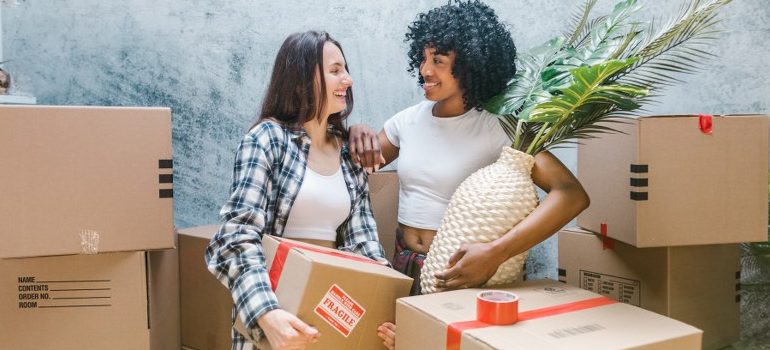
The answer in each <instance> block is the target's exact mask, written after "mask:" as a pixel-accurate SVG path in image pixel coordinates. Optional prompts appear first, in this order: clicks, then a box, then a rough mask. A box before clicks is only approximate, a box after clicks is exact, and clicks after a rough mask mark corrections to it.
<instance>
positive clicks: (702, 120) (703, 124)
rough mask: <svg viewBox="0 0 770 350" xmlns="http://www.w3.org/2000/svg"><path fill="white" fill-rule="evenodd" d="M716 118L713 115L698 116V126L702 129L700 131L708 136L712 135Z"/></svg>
mask: <svg viewBox="0 0 770 350" xmlns="http://www.w3.org/2000/svg"><path fill="white" fill-rule="evenodd" d="M713 119H714V116H712V115H711V114H701V115H699V116H698V126H699V127H700V131H701V132H702V133H704V134H706V135H711V133H712V132H713V131H714V123H713Z"/></svg>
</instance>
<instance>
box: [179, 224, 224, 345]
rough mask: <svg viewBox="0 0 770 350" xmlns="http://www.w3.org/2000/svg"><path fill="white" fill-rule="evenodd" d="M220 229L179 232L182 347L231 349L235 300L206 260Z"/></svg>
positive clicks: (208, 226) (210, 226) (199, 227)
mask: <svg viewBox="0 0 770 350" xmlns="http://www.w3.org/2000/svg"><path fill="white" fill-rule="evenodd" d="M217 230H219V226H218V225H207V226H197V227H192V228H186V229H182V230H179V231H178V233H179V236H178V237H179V271H180V279H179V281H180V286H181V288H180V296H179V298H180V302H181V304H182V311H181V315H182V345H183V346H185V347H189V348H191V349H195V350H230V337H231V336H230V331H231V329H232V320H233V317H232V309H233V299H232V297H231V296H230V293H229V292H228V290H227V288H225V287H224V286H223V285H222V284H221V283H219V281H218V280H217V279H216V278H215V277H214V275H212V274H211V273H210V272H209V271H208V269H207V268H206V262H205V261H204V258H203V256H204V254H205V252H206V247H207V246H208V245H209V241H210V240H211V237H212V236H213V235H214V234H215V233H216V232H217Z"/></svg>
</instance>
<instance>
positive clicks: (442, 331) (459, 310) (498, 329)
mask: <svg viewBox="0 0 770 350" xmlns="http://www.w3.org/2000/svg"><path fill="white" fill-rule="evenodd" d="M495 289H502V290H508V291H511V292H513V293H515V294H517V295H518V296H519V298H520V301H519V312H524V311H528V310H532V309H539V308H543V307H548V306H554V305H560V304H565V303H570V302H575V301H580V300H585V299H589V298H593V297H597V296H598V295H597V294H594V293H591V292H589V291H586V290H583V289H580V288H577V287H572V286H569V285H565V284H561V283H558V282H556V281H550V280H539V281H527V282H522V283H519V284H515V285H509V286H501V287H500V288H495ZM479 291H480V289H464V290H458V291H452V292H445V293H437V294H429V295H421V296H414V297H407V298H401V299H399V300H398V303H397V306H396V322H397V324H398V327H399V328H398V336H397V337H396V349H397V350H412V349H414V350H417V349H420V350H423V349H444V348H445V344H446V343H445V339H446V330H447V324H449V323H453V322H462V321H471V320H475V317H476V308H475V305H476V304H475V303H476V295H477V293H478V292H479ZM700 340H701V332H700V330H698V329H696V328H694V327H692V326H689V325H686V324H684V323H681V322H679V321H676V320H673V319H670V318H667V317H664V316H660V315H657V314H655V313H653V312H650V311H646V310H643V309H640V308H637V307H633V306H630V305H627V304H622V303H614V304H611V305H605V306H600V307H595V308H590V309H585V310H581V311H575V312H570V313H563V314H559V315H552V316H548V317H543V318H537V319H532V320H526V321H520V322H518V323H516V324H514V325H511V326H493V327H488V328H481V329H474V330H467V331H465V332H463V334H462V340H461V349H462V350H471V349H472V350H481V349H484V350H491V349H498V350H514V349H515V350H519V349H521V350H523V349H592V350H593V349H627V348H633V349H671V350H674V349H676V350H685V349H692V350H694V349H700V346H701V342H700Z"/></svg>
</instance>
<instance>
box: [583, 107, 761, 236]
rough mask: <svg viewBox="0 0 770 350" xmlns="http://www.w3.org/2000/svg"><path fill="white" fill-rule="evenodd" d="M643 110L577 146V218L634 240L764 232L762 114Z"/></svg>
mask: <svg viewBox="0 0 770 350" xmlns="http://www.w3.org/2000/svg"><path fill="white" fill-rule="evenodd" d="M699 125H700V124H699V118H698V116H666V117H641V118H638V119H629V120H627V124H612V125H611V126H612V127H614V128H617V129H619V130H621V131H623V132H625V134H617V133H616V134H604V135H601V136H600V137H598V138H596V139H591V140H584V141H582V142H581V145H579V146H578V177H579V179H580V182H581V183H582V184H583V186H584V187H585V189H586V191H587V192H588V195H589V196H590V197H591V206H590V207H589V208H588V209H586V210H585V211H583V212H582V213H581V214H580V215H579V216H578V218H577V224H578V226H580V227H582V228H585V229H587V230H590V231H593V232H601V226H602V224H606V232H607V235H608V236H609V237H612V238H615V239H617V240H620V241H623V242H626V243H628V244H631V245H634V246H636V247H640V248H641V247H662V246H678V245H701V244H721V243H739V242H754V241H765V240H767V216H766V214H767V200H768V194H767V187H766V186H767V169H768V117H767V116H714V117H713V128H712V130H713V132H712V133H711V134H706V133H704V132H702V131H701V129H700V128H699Z"/></svg>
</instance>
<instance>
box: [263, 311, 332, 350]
mask: <svg viewBox="0 0 770 350" xmlns="http://www.w3.org/2000/svg"><path fill="white" fill-rule="evenodd" d="M257 324H259V327H260V328H262V331H263V332H265V336H266V337H267V341H268V342H270V346H271V347H272V348H273V350H303V349H305V347H307V346H308V345H309V344H313V343H315V342H317V341H318V337H320V336H321V333H319V332H318V330H317V329H315V328H313V327H310V326H308V325H307V323H305V322H302V320H300V319H299V318H297V316H294V315H292V314H291V313H288V312H286V311H284V310H281V309H275V310H271V311H268V312H267V313H265V314H264V315H262V317H260V318H259V320H257Z"/></svg>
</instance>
